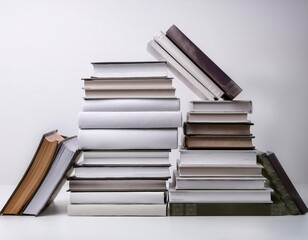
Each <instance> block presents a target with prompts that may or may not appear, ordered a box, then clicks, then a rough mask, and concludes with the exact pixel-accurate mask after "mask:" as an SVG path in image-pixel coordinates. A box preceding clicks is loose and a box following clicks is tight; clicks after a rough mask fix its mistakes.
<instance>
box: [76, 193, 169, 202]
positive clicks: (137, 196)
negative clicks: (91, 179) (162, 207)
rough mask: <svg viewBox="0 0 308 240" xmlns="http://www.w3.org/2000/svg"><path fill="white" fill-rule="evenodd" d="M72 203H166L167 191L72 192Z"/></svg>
mask: <svg viewBox="0 0 308 240" xmlns="http://www.w3.org/2000/svg"><path fill="white" fill-rule="evenodd" d="M70 203H71V204H164V203H166V192H150V191H145V192H140V191H139V192H133V191H130V192H128V191H126V192H70Z"/></svg>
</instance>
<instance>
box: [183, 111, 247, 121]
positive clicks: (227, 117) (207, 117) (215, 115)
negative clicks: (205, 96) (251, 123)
mask: <svg viewBox="0 0 308 240" xmlns="http://www.w3.org/2000/svg"><path fill="white" fill-rule="evenodd" d="M186 120H187V122H247V121H248V114H247V113H245V112H192V111H191V112H188V113H187V115H186Z"/></svg>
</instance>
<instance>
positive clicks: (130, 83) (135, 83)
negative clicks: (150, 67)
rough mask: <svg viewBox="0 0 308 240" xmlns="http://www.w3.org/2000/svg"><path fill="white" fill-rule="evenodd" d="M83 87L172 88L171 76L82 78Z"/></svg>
mask: <svg viewBox="0 0 308 240" xmlns="http://www.w3.org/2000/svg"><path fill="white" fill-rule="evenodd" d="M82 80H83V81H84V83H83V86H84V89H90V90H91V89H93V90H98V89H157V88H158V89H161V88H172V78H167V77H166V78H84V79H82Z"/></svg>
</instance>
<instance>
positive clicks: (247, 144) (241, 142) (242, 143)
mask: <svg viewBox="0 0 308 240" xmlns="http://www.w3.org/2000/svg"><path fill="white" fill-rule="evenodd" d="M253 138H254V136H252V135H251V136H247V135H244V136H240V135H194V136H184V138H183V147H185V148H187V149H255V147H254V145H253V143H252V139H253Z"/></svg>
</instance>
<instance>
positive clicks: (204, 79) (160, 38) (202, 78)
mask: <svg viewBox="0 0 308 240" xmlns="http://www.w3.org/2000/svg"><path fill="white" fill-rule="evenodd" d="M154 40H155V41H156V42H157V43H158V44H159V45H160V46H162V48H164V49H165V50H166V51H167V52H168V53H169V54H170V55H171V56H172V57H173V58H174V59H176V61H177V62H178V63H179V64H180V65H182V66H183V67H184V68H185V69H186V70H187V71H188V72H189V73H190V74H191V75H193V76H194V77H195V78H196V79H197V80H198V81H199V82H200V83H201V84H202V85H203V86H204V87H205V88H207V89H208V90H209V91H210V92H211V93H213V94H214V96H215V97H216V98H217V99H219V98H221V97H222V96H223V95H224V92H223V91H222V90H221V89H220V88H219V87H218V86H217V85H216V84H215V83H214V82H213V81H212V80H211V79H210V78H209V77H208V76H207V75H206V74H205V73H204V72H202V70H201V69H200V68H198V67H197V66H196V65H195V64H194V63H193V62H192V61H191V60H190V59H189V58H188V57H187V56H186V55H185V54H184V53H183V52H182V51H181V50H180V49H178V47H177V46H175V45H174V44H173V43H172V42H171V40H169V38H167V37H166V36H165V34H164V33H163V32H159V33H157V34H156V35H155V36H154Z"/></svg>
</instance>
